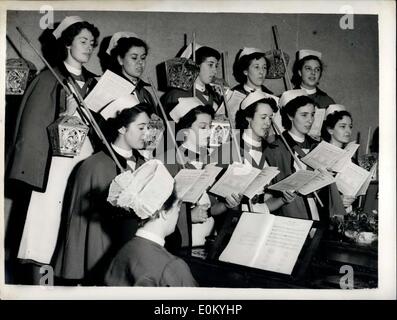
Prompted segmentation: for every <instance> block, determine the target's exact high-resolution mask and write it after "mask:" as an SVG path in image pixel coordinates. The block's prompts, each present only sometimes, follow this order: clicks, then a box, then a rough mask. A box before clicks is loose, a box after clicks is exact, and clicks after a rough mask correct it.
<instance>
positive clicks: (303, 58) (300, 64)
mask: <svg viewBox="0 0 397 320" xmlns="http://www.w3.org/2000/svg"><path fill="white" fill-rule="evenodd" d="M321 59H322V54H321V52H318V51H315V50H309V49H302V50H299V51H298V52H297V58H296V61H295V63H294V66H293V76H292V79H291V81H292V83H293V84H294V86H295V89H303V90H305V91H306V94H307V95H308V96H309V98H311V99H312V100H313V101H314V102H315V103H316V106H317V107H319V108H327V107H328V106H329V105H330V104H335V101H334V99H332V98H331V97H330V96H328V94H327V93H325V92H324V91H322V90H321V89H320V88H319V87H318V85H319V83H320V79H321V77H322V75H323V71H324V63H323V61H322V60H321Z"/></svg>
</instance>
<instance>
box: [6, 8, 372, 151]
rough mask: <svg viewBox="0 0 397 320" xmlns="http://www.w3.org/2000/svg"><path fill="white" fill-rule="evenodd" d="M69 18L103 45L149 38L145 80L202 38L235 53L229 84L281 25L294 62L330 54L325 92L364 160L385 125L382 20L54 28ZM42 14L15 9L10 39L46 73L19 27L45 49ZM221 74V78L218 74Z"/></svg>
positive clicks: (310, 17)
mask: <svg viewBox="0 0 397 320" xmlns="http://www.w3.org/2000/svg"><path fill="white" fill-rule="evenodd" d="M67 15H80V16H81V17H82V18H84V19H86V20H88V21H90V22H91V23H93V24H95V25H96V26H97V27H98V28H99V30H100V32H101V35H100V39H99V43H101V41H102V40H103V39H104V38H105V37H109V36H111V35H112V34H113V33H114V32H117V31H133V32H135V33H136V34H138V35H139V36H140V37H141V38H143V39H145V40H146V41H147V43H148V45H149V47H150V52H149V57H148V61H147V62H148V63H147V67H146V72H145V75H144V77H143V78H144V79H145V78H146V77H147V76H150V77H151V78H152V79H154V80H155V79H156V72H155V66H156V65H157V64H159V63H160V62H163V61H165V60H167V59H169V58H171V57H174V56H175V55H176V53H177V52H178V51H179V50H180V49H181V48H182V46H183V45H184V43H185V42H184V41H185V37H184V34H187V39H188V41H190V40H191V37H192V33H193V32H195V33H196V41H197V43H199V44H205V45H209V46H212V47H214V48H216V49H218V50H219V51H222V52H225V51H227V52H228V61H227V63H228V65H229V70H228V72H229V78H230V82H231V85H234V84H235V83H236V82H235V80H234V78H233V76H232V72H231V67H232V64H233V61H234V58H235V55H236V53H237V51H238V50H239V49H240V48H242V47H244V46H248V47H260V48H263V49H265V50H270V49H272V48H273V47H274V41H273V36H272V32H271V26H272V25H277V27H278V31H279V35H280V40H281V43H280V44H281V46H282V48H283V50H284V51H285V52H287V53H288V54H289V55H290V57H291V59H292V61H291V62H290V63H289V68H290V72H291V68H292V63H293V60H294V58H295V52H296V51H297V50H299V49H302V48H308V49H314V50H318V51H321V52H322V53H323V61H324V62H325V65H326V69H325V72H324V74H323V77H322V79H321V83H320V88H321V89H323V90H324V91H326V92H327V93H328V94H329V95H330V96H331V97H333V98H334V100H335V101H336V102H337V103H340V104H344V105H346V106H347V108H348V109H349V110H350V111H351V113H352V114H353V118H354V136H356V135H357V133H358V132H360V134H361V139H360V143H361V148H360V152H359V153H360V154H362V153H364V151H365V145H366V141H367V134H368V128H369V127H370V126H371V127H372V131H373V130H374V129H375V128H376V127H377V126H378V121H379V117H378V110H379V105H378V103H379V102H378V101H379V88H378V87H379V79H378V78H379V76H378V75H379V71H378V59H379V57H378V17H377V16H375V15H354V29H353V30H343V29H341V28H340V25H339V21H340V19H341V15H340V14H252V13H162V12H103V11H96V12H93V11H57V12H56V13H55V22H59V21H61V20H62V19H63V18H64V17H65V16H67ZM41 17H42V15H41V14H40V13H39V12H38V11H8V13H7V35H8V36H9V37H10V38H11V40H12V41H13V42H14V44H15V46H16V48H17V49H18V50H19V51H20V52H21V53H22V55H23V56H24V58H26V59H28V60H30V61H32V62H33V63H34V64H35V65H36V66H37V68H38V69H41V68H43V67H44V64H43V63H42V62H41V60H40V59H39V58H38V57H37V56H36V55H35V54H34V52H33V51H32V50H31V49H30V47H29V46H28V45H27V44H26V43H25V42H24V40H23V39H21V37H20V36H19V34H18V33H17V31H16V30H15V27H16V26H20V27H21V28H22V29H23V30H24V31H25V33H26V35H27V36H28V37H29V38H30V39H31V41H32V43H33V44H34V45H35V46H36V47H38V48H40V43H39V40H38V38H39V36H40V35H41V34H42V32H43V30H41V29H40V27H39V21H40V18H41ZM98 50H99V46H98V48H97V49H96V51H95V52H94V55H93V56H92V58H91V60H90V62H89V63H88V64H87V67H88V68H89V69H90V70H91V71H93V72H95V73H98V74H101V73H102V70H101V66H100V63H99V59H98V57H97V54H98ZM15 56H16V52H15V50H14V49H13V48H12V47H11V46H10V45H9V43H8V42H7V58H11V57H15ZM219 76H221V72H219ZM266 86H268V87H269V88H270V89H272V90H273V91H274V92H275V93H276V94H277V95H279V94H281V93H282V91H284V86H283V82H282V80H267V82H266Z"/></svg>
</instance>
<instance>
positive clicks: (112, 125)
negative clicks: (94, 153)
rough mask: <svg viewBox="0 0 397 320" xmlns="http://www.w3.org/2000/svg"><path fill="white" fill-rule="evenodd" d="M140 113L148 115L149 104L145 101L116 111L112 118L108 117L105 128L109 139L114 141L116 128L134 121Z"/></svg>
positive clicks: (116, 132) (116, 134)
mask: <svg viewBox="0 0 397 320" xmlns="http://www.w3.org/2000/svg"><path fill="white" fill-rule="evenodd" d="M141 113H146V114H147V115H148V117H150V105H149V104H147V103H139V104H137V105H136V106H134V107H132V108H127V109H124V110H121V111H118V112H117V114H116V116H115V117H114V118H109V119H108V120H107V128H108V131H109V136H110V137H109V138H110V140H111V141H115V140H116V138H117V137H118V130H119V129H120V128H122V127H127V126H128V125H129V124H130V123H131V122H134V121H135V120H136V118H137V117H138V115H140V114H141Z"/></svg>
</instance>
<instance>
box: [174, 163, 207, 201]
mask: <svg viewBox="0 0 397 320" xmlns="http://www.w3.org/2000/svg"><path fill="white" fill-rule="evenodd" d="M203 172H204V170H197V169H182V170H181V171H179V172H178V174H177V175H176V176H175V178H174V179H175V191H176V194H177V196H178V198H179V199H183V197H184V195H185V194H186V193H187V192H188V191H189V189H190V188H192V187H193V185H194V184H195V183H196V182H197V181H198V180H199V179H200V176H201V174H202V173H203Z"/></svg>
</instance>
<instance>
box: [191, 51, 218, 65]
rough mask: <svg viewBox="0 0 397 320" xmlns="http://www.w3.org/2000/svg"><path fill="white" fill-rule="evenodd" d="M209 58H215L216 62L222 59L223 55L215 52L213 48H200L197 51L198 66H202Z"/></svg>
mask: <svg viewBox="0 0 397 320" xmlns="http://www.w3.org/2000/svg"><path fill="white" fill-rule="evenodd" d="M209 57H214V58H215V59H216V60H218V61H219V60H220V59H221V54H220V53H219V51H218V50H215V49H214V48H211V47H206V46H204V47H200V48H198V49H197V50H196V57H195V58H196V64H198V65H200V64H202V63H203V62H204V61H205V59H207V58H209Z"/></svg>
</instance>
